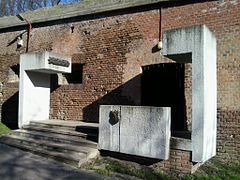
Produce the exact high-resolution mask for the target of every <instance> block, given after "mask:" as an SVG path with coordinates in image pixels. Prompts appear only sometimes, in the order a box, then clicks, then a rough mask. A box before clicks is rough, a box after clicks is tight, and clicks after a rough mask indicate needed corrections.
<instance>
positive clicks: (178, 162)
mask: <svg viewBox="0 0 240 180" xmlns="http://www.w3.org/2000/svg"><path fill="white" fill-rule="evenodd" d="M169 157H170V158H169V160H167V161H162V162H160V163H157V164H154V165H153V168H154V169H159V170H164V171H165V172H168V173H174V174H178V175H181V174H191V173H192V172H193V171H194V164H193V163H192V162H191V152H189V151H181V150H173V149H171V151H170V156H169Z"/></svg>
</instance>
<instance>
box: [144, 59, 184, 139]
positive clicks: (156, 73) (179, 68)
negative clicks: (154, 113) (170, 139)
mask: <svg viewBox="0 0 240 180" xmlns="http://www.w3.org/2000/svg"><path fill="white" fill-rule="evenodd" d="M142 105H143V106H157V107H171V131H172V134H174V132H176V131H185V130H186V129H187V127H186V103H185V96H184V64H179V63H162V64H154V65H149V66H144V67H143V75H142Z"/></svg>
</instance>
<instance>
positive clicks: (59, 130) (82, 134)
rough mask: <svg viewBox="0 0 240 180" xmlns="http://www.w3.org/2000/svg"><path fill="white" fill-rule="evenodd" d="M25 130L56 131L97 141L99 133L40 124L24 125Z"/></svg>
mask: <svg viewBox="0 0 240 180" xmlns="http://www.w3.org/2000/svg"><path fill="white" fill-rule="evenodd" d="M23 129H24V130H27V131H38V132H44V133H55V134H61V135H67V136H72V137H73V136H75V137H79V138H84V139H89V140H92V141H95V142H97V139H98V135H97V134H90V133H89V134H86V133H81V132H77V131H75V130H74V131H73V130H72V131H71V130H69V129H57V128H46V127H45V128H44V127H41V126H38V125H35V126H33V125H28V126H23Z"/></svg>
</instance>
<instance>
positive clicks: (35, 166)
mask: <svg viewBox="0 0 240 180" xmlns="http://www.w3.org/2000/svg"><path fill="white" fill-rule="evenodd" d="M0 179H1V180H75V179H76V180H78V179H84V180H88V179H90V180H95V179H108V178H103V177H102V176H100V175H97V174H94V173H90V172H86V171H82V170H79V169H75V168H72V167H70V166H68V165H64V164H62V163H59V162H57V161H54V160H50V159H46V158H43V157H40V156H37V155H33V154H31V153H28V152H24V151H21V150H19V149H16V148H12V147H9V146H6V145H3V144H0Z"/></svg>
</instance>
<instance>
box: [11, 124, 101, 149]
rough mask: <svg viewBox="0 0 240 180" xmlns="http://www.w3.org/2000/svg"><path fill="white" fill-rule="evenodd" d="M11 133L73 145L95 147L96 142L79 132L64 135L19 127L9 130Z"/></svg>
mask: <svg viewBox="0 0 240 180" xmlns="http://www.w3.org/2000/svg"><path fill="white" fill-rule="evenodd" d="M11 135H14V136H18V137H24V138H32V139H34V140H46V141H49V142H55V143H66V144H73V145H80V146H86V147H92V148H97V143H96V142H93V141H88V140H86V137H87V135H85V134H83V135H82V134H81V136H75V135H66V134H61V133H58V132H47V131H45V132H44V131H39V129H38V130H37V131H35V130H26V129H19V130H15V131H12V132H11Z"/></svg>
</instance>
